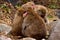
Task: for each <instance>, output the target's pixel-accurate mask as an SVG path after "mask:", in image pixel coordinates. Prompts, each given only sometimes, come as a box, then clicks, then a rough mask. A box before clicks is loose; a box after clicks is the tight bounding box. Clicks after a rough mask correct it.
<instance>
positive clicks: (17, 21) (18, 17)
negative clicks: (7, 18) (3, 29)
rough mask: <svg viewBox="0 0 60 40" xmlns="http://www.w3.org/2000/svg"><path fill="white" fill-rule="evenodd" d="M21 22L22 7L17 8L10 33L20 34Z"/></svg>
mask: <svg viewBox="0 0 60 40" xmlns="http://www.w3.org/2000/svg"><path fill="white" fill-rule="evenodd" d="M22 23H23V9H20V10H18V12H17V13H16V14H15V18H14V20H13V25H12V26H13V29H12V31H11V34H13V35H22V33H21V31H22Z"/></svg>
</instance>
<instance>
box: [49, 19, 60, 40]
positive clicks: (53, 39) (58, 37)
mask: <svg viewBox="0 0 60 40" xmlns="http://www.w3.org/2000/svg"><path fill="white" fill-rule="evenodd" d="M52 25H53V24H52ZM48 40H60V20H59V21H56V24H55V25H54V26H53V28H52V30H51V35H50V37H49V38H48Z"/></svg>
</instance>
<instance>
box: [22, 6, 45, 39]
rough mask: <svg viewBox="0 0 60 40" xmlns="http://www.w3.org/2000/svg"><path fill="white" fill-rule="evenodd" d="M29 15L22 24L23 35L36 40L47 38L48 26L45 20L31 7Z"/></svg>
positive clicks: (28, 11)
mask: <svg viewBox="0 0 60 40" xmlns="http://www.w3.org/2000/svg"><path fill="white" fill-rule="evenodd" d="M27 13H28V14H27V16H26V17H25V18H24V20H23V24H22V27H23V28H22V34H23V35H24V36H27V37H33V38H36V39H41V38H44V37H45V36H46V25H45V22H44V20H43V18H42V17H41V16H39V15H38V14H37V13H35V11H34V10H33V9H32V8H30V7H29V8H28V10H27Z"/></svg>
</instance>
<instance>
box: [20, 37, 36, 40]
mask: <svg viewBox="0 0 60 40" xmlns="http://www.w3.org/2000/svg"><path fill="white" fill-rule="evenodd" d="M21 40H36V39H34V38H30V37H27V38H23V39H21Z"/></svg>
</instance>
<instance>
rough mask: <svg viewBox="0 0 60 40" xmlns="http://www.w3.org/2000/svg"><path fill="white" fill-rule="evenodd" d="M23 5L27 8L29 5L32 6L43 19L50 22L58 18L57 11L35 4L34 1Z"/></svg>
mask: <svg viewBox="0 0 60 40" xmlns="http://www.w3.org/2000/svg"><path fill="white" fill-rule="evenodd" d="M22 7H23V8H24V9H25V10H26V9H28V7H31V8H32V9H33V10H34V11H35V12H37V13H38V14H39V15H40V16H41V17H42V18H43V19H44V21H45V22H46V23H47V24H49V23H51V22H53V21H55V20H58V17H57V16H56V13H55V11H54V10H52V9H49V8H47V7H45V6H42V5H35V4H34V2H28V3H26V4H24V5H22Z"/></svg>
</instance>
